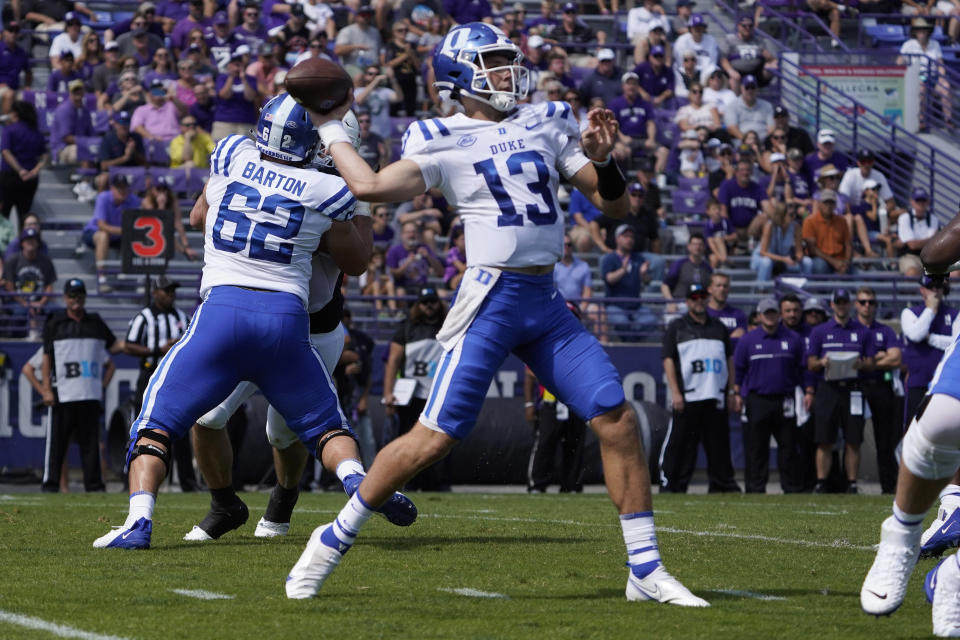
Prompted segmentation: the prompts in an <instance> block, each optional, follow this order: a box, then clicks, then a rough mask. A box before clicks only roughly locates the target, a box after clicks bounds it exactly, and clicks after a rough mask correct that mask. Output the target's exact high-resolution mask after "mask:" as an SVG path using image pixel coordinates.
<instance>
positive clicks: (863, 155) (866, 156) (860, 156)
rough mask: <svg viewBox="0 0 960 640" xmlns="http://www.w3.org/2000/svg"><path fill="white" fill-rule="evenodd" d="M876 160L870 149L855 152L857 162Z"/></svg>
mask: <svg viewBox="0 0 960 640" xmlns="http://www.w3.org/2000/svg"><path fill="white" fill-rule="evenodd" d="M876 158H877V157H876V156H875V155H873V151H870V149H860V151H857V161H858V162H860V161H863V160H876Z"/></svg>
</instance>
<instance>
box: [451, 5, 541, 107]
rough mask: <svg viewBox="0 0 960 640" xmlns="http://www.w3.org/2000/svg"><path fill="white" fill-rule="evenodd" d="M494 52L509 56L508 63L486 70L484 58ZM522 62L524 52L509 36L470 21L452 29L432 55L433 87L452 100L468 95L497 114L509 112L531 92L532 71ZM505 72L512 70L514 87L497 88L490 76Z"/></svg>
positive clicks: (488, 26)
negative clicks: (434, 77) (448, 94)
mask: <svg viewBox="0 0 960 640" xmlns="http://www.w3.org/2000/svg"><path fill="white" fill-rule="evenodd" d="M492 53H497V54H500V55H505V56H507V58H508V60H509V63H508V64H506V65H502V66H499V67H487V66H486V64H485V61H484V56H485V55H487V54H492ZM522 62H523V52H522V51H520V47H518V46H517V45H515V44H513V42H512V41H511V40H510V38H508V37H507V34H505V33H504V32H503V31H501V30H500V29H498V28H497V27H494V26H492V25H489V24H486V23H484V22H469V23H467V24H464V25H460V26H459V27H454V28H453V29H451V30H450V32H449V33H448V34H447V37H445V38H444V39H443V42H441V43H440V46H439V47H437V50H436V52H435V53H434V54H433V71H434V74H435V75H436V82H435V83H434V85H435V86H436V87H437V88H438V89H440V90H441V91H444V90H446V91H449V92H450V94H451V96H453V97H456V96H457V95H458V94H467V95H469V96H470V97H471V98H474V99H476V100H480V101H481V102H485V103H487V104H489V105H490V106H491V107H493V108H494V109H496V110H497V111H510V110H511V109H513V108H514V107H515V106H516V105H517V102H519V101H520V100H523V99H524V98H526V97H527V93H528V92H529V90H530V71H529V70H528V69H527V68H526V67H524V66H523V65H522V64H521V63H522ZM503 70H509V71H510V78H511V87H510V89H509V90H497V89H494V88H493V85H492V84H491V83H490V82H489V81H488V80H487V76H488V75H489V74H490V73H491V72H495V71H503Z"/></svg>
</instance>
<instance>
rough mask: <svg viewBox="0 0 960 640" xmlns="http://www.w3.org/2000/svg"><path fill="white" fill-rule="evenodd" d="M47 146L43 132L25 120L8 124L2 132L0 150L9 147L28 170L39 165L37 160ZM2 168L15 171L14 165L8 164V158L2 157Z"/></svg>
mask: <svg viewBox="0 0 960 640" xmlns="http://www.w3.org/2000/svg"><path fill="white" fill-rule="evenodd" d="M46 148H47V143H46V141H45V140H44V139H43V134H42V133H40V132H39V131H37V130H36V129H31V128H30V127H28V126H27V125H26V124H25V123H23V122H19V121H18V122H14V123H13V124H9V125H7V126H6V127H4V129H3V133H2V134H0V151H2V150H4V149H8V150H9V151H10V153H12V154H13V157H14V158H16V159H17V162H19V163H20V166H21V167H22V168H24V169H26V170H27V171H29V170H30V169H33V168H34V167H35V166H37V161H38V160H39V159H40V156H42V155H43V152H44V151H45V150H46ZM0 170H3V171H13V167H11V166H10V165H8V164H7V162H6V160H3V159H0Z"/></svg>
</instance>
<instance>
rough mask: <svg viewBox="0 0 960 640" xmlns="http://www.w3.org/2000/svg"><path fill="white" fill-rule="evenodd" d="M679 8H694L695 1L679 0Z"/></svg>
mask: <svg viewBox="0 0 960 640" xmlns="http://www.w3.org/2000/svg"><path fill="white" fill-rule="evenodd" d="M677 6H678V7H690V6H693V0H677Z"/></svg>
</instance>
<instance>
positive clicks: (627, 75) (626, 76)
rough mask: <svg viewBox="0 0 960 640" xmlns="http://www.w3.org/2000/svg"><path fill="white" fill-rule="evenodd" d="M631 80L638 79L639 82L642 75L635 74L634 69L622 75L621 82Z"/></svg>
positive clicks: (624, 82)
mask: <svg viewBox="0 0 960 640" xmlns="http://www.w3.org/2000/svg"><path fill="white" fill-rule="evenodd" d="M630 80H636V81H637V82H640V76H638V75H637V74H635V73H634V72H633V71H627V72H626V73H625V74H623V75H622V76H620V82H621V83H622V84H626V83H627V82H629V81H630Z"/></svg>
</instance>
